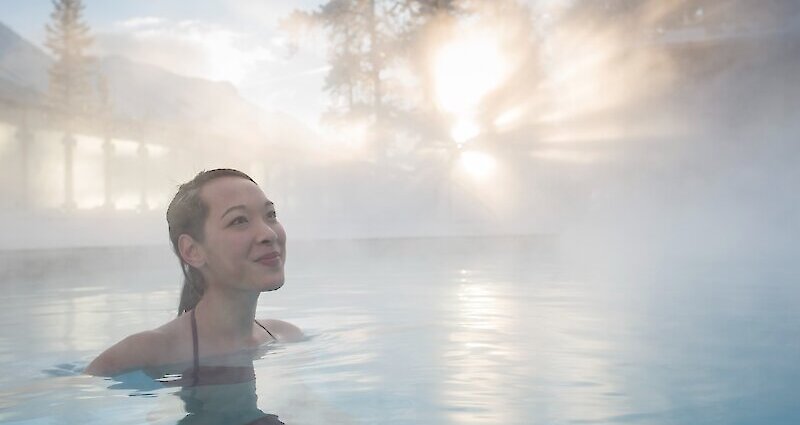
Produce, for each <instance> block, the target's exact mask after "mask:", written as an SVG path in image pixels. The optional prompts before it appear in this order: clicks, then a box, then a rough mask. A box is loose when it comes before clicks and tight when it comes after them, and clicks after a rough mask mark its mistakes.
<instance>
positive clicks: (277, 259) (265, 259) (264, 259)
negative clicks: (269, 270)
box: [256, 252, 281, 267]
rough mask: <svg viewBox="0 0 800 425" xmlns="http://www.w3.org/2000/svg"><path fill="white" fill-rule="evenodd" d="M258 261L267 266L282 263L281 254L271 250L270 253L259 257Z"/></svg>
mask: <svg viewBox="0 0 800 425" xmlns="http://www.w3.org/2000/svg"><path fill="white" fill-rule="evenodd" d="M256 262H257V263H260V264H263V265H265V266H273V267H274V266H277V265H280V264H281V256H280V254H278V253H277V252H270V253H269V254H266V255H262V256H260V257H258V259H257V260H256Z"/></svg>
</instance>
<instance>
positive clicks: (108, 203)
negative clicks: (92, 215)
mask: <svg viewBox="0 0 800 425" xmlns="http://www.w3.org/2000/svg"><path fill="white" fill-rule="evenodd" d="M113 160H114V144H113V143H111V137H110V136H109V135H108V134H106V136H105V139H104V140H103V207H104V208H105V209H108V210H111V209H114V204H113V202H112V199H111V173H112V161H113Z"/></svg>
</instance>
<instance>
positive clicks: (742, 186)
mask: <svg viewBox="0 0 800 425" xmlns="http://www.w3.org/2000/svg"><path fill="white" fill-rule="evenodd" d="M395 3H398V2H395ZM401 3H402V5H403V7H406V9H402V8H401V9H402V10H403V11H402V12H397V10H398V9H397V8H394V9H393V8H391V6H392V5H393V4H394V3H392V2H376V3H375V6H374V8H373V9H372V10H371V11H370V13H371V15H369V16H372V17H373V19H374V21H371V22H378V24H375V27H374V28H373V31H372V32H370V31H368V30H364V28H365V27H364V25H365V24H364V22H349V21H347V20H346V19H343V18H342V17H341V16H340V15H336V14H335V13H334V12H335V11H334V12H331V9H330V8H328V9H326V7H327V6H326V4H325V3H323V4H320V5H319V6H309V7H306V8H300V9H297V10H295V12H294V13H287V14H285V15H284V14H282V15H281V16H274V17H272V19H271V20H270V22H272V25H273V26H274V33H273V34H272V36H273V41H272V43H271V46H272V47H271V48H272V49H274V50H273V51H270V52H266V53H265V51H263V50H258V49H257V48H254V47H252V46H250V45H248V46H249V47H248V48H247V49H248V50H247V51H250V52H259V53H258V55H257V56H256V57H258V58H259V59H258V60H253V61H248V60H245V59H242V56H241V55H239V56H236V55H234V54H233V53H230V54H229V53H226V55H228V56H227V57H231V58H234V59H235V60H233V59H232V60H231V62H230V64H232V65H231V66H234V65H236V64H240V65H241V64H245V63H246V64H247V66H248V68H247V69H244V68H242V69H237V70H225V72H223V71H222V68H220V67H219V63H218V62H217V63H215V66H214V67H213V69H212V70H211V71H209V73H208V74H207V75H209V77H208V78H207V79H204V78H202V75H203V71H202V70H203V68H202V66H203V65H202V64H203V63H204V61H213V60H214V59H217V60H219V59H220V58H222V59H224V58H225V57H226V56H220V57H212V56H209V57H207V58H205V59H203V55H204V54H207V55H211V54H212V53H213V52H228V50H226V49H228V48H232V47H231V46H236V45H237V43H244V42H245V41H248V42H249V41H252V39H253V36H254V34H248V33H246V32H244V30H243V31H242V32H240V33H224V32H222V31H217V32H214V34H224V35H225V36H224V37H221V38H214V39H211V38H209V39H200V41H197V39H199V37H201V35H202V34H203V33H204V32H203V30H202V28H201V29H198V28H199V27H198V26H199V25H200V24H198V23H197V22H194V23H185V24H174V23H173V24H174V26H173V27H172V30H171V32H169V34H170V35H169V36H170V37H171V38H170V39H169V40H171V41H170V42H169V43H162V44H161V45H162V46H163V49H165V50H164V51H163V52H161V54H160V51H159V50H158V49H159V43H158V40H159V39H158V38H157V35H158V34H161V32H165V31H163V28H162V27H157V26H158V25H162V24H163V23H164V21H159V20H153V19H151V20H142V19H139V20H138V21H135V22H133V21H130V22H133V23H130V24H129V25H128V26H127V27H122V28H144V29H145V30H148V31H149V32H145V33H143V34H149V36H150V37H153V38H152V39H148V38H146V37H144V36H141V37H139V38H132V37H128V38H126V35H125V34H124V33H121V32H114V31H110V30H108V29H107V28H105V27H103V26H102V25H99V24H98V29H97V30H96V31H95V32H93V37H94V43H93V44H91V45H90V46H89V47H87V50H86V55H87V58H89V59H90V60H88V61H87V68H86V69H88V70H89V74H90V78H88V79H87V87H88V88H87V89H86V90H85V93H86V99H85V100H84V104H81V106H80V108H78V107H77V106H73V107H72V109H64V108H63V107H59V106H57V105H56V104H54V103H53V100H52V99H53V97H52V93H51V92H52V81H49V79H50V78H52V77H51V76H50V75H52V72H51V71H48V70H52V69H53V68H52V67H53V66H54V64H55V63H57V58H56V57H55V56H54V54H53V52H51V51H47V50H46V49H45V48H44V47H43V46H42V45H38V46H37V42H36V41H35V40H34V41H28V40H25V39H24V38H23V37H21V36H19V35H17V34H15V33H14V32H13V28H3V43H0V69H2V74H0V79H1V80H0V82H2V85H0V88H1V89H2V90H0V99H1V100H2V102H0V163H2V168H0V169H1V170H2V171H0V174H1V175H2V184H0V190H1V191H2V203H1V204H0V217H1V218H2V220H3V222H4V223H5V224H4V229H5V231H4V232H3V236H2V239H0V248H2V249H6V250H15V249H26V248H53V247H73V246H120V245H125V246H127V245H163V244H165V243H166V241H167V237H166V225H165V221H164V219H163V217H164V212H165V208H166V205H167V204H168V202H169V200H170V199H171V196H172V194H173V193H174V191H175V190H176V187H177V185H178V184H180V183H182V182H184V181H187V180H189V179H190V178H191V177H192V176H194V175H195V174H196V173H197V172H199V171H200V170H203V169H211V168H219V167H232V168H238V169H241V170H243V171H245V172H247V173H249V174H251V175H252V176H253V177H254V179H255V180H256V181H257V182H259V184H260V185H261V186H262V188H263V189H264V190H265V192H266V194H267V196H268V197H270V199H272V200H273V201H274V202H275V203H276V205H277V206H278V211H279V214H280V217H281V221H282V222H283V223H284V225H285V226H286V228H287V231H288V233H289V235H290V237H291V238H298V239H331V238H333V239H354V238H356V239H357V238H406V237H445V236H478V235H549V236H552V237H554V238H555V239H556V240H557V241H558V243H559V247H560V248H561V249H563V251H564V253H565V255H566V256H567V257H569V258H572V259H573V260H575V261H576V262H579V263H587V264H593V265H595V266H597V265H606V266H610V265H618V266H619V267H626V266H627V265H630V264H639V263H646V262H649V261H660V260H661V259H664V258H677V257H681V258H691V259H698V260H702V261H714V260H722V259H726V260H730V259H741V260H743V261H751V260H752V261H759V260H765V261H766V260H770V261H772V260H775V261H789V260H790V259H791V257H792V256H793V249H792V245H793V243H794V241H795V239H796V236H798V235H800V224H798V220H797V219H796V217H797V216H798V214H797V213H798V205H799V204H800V203H799V202H798V194H797V190H796V188H795V185H796V182H797V181H800V180H799V179H798V171H797V167H796V164H797V163H798V159H800V149H799V148H798V146H797V136H798V127H799V126H800V124H798V123H800V119H798V118H799V117H798V113H797V111H798V110H800V109H798V107H800V88H798V84H797V83H798V80H797V75H800V73H798V71H800V24H798V22H799V21H798V18H799V17H800V9H798V7H797V6H795V5H793V4H792V3H791V2H789V1H777V0H776V1H770V2H759V4H751V3H749V2H740V1H728V2H722V4H719V2H717V3H715V2H704V1H696V2H688V3H687V2H666V3H665V2H656V1H609V2H581V1H573V2H567V3H561V2H515V1H505V0H504V1H494V2H481V1H468V2H458V1H454V2H441V4H439V3H437V5H438V6H435V7H434V6H431V5H429V4H428V2H413V1H412V2H399V3H398V4H401ZM89 7H92V5H89ZM354 7H355V6H354ZM437 8H438V9H437ZM130 18H131V19H133V18H135V17H133V16H132V17H130ZM0 21H2V20H1V19H0ZM46 21H47V16H41V25H45V23H46ZM134 23H135V25H133V24H134ZM246 23H247V22H244V21H243V24H242V27H243V28H249V27H248V26H247V25H245V24H246ZM86 25H87V26H88V27H89V28H91V27H92V26H93V23H92V22H90V21H87V22H86ZM181 25H184V26H183V27H181ZM184 27H185V28H187V32H186V34H188V35H186V36H185V37H184V36H178V35H175V34H180V31H179V30H180V28H184ZM217 29H219V28H217ZM160 31H161V32H160ZM359 31H361V32H359ZM376 34H377V35H376ZM181 37H183V38H181ZM348 37H349V38H348ZM359 37H361V38H359ZM370 37H374V38H370ZM193 40H194V41H193ZM231 40H233V41H231ZM379 41H380V43H379ZM182 43H196V44H194V45H192V46H195V47H197V46H199V47H202V48H199V47H198V48H195V47H193V48H190V49H189V48H187V49H186V50H189V51H190V54H191V58H192V61H191V62H185V63H183V64H180V63H178V65H181V66H183V68H181V66H178V65H174V66H173V65H171V64H174V62H175V61H176V59H175V57H176V56H175V55H177V54H178V53H176V52H179V51H180V50H181V49H182V48H181V47H180V46H184V45H185V44H182ZM214 43H216V44H214ZM226 43H228V44H226ZM347 43H350V44H347ZM131 46H133V47H131ZM176 46H178V47H176ZM214 46H217V47H216V48H215V47H214ZM115 49H116V50H115ZM215 49H216V50H215ZM126 52H130V56H126ZM142 52H146V53H147V54H146V55H145V54H143V53H142ZM168 52H169V53H168ZM204 52H205V53H204ZM253 54H255V53H253ZM164 55H169V56H170V62H167V61H164V62H163V63H162V62H159V60H160V59H159V58H160V57H163V56H164ZM148 60H149V61H150V62H147V61H148ZM259 61H261V62H259ZM270 61H273V62H270ZM262 62H263V63H270V64H271V65H269V66H271V67H272V68H271V69H273V71H274V70H280V71H281V72H285V71H286V70H291V69H295V71H293V72H295V74H294V75H292V74H288V77H287V74H282V76H281V78H278V76H277V75H275V74H277V72H274V73H273V74H272V75H270V74H269V73H268V72H267V71H264V72H265V73H264V74H263V75H260V76H259V77H258V78H261V79H263V80H265V81H272V82H273V83H270V84H275V83H274V81H278V82H279V83H277V84H279V85H280V86H281V87H280V89H278V88H275V93H274V96H273V97H272V98H270V97H269V95H268V96H266V97H265V98H264V99H262V98H260V97H258V96H260V94H256V93H255V92H249V91H248V90H247V87H251V86H252V84H251V85H249V86H248V84H242V82H241V81H226V80H224V79H220V78H224V75H236V76H237V79H239V80H241V79H244V78H246V76H248V75H249V76H251V77H250V78H254V77H252V75H259V74H256V72H257V71H256V69H255V68H254V67H255V66H256V65H255V64H256V63H262ZM186 63H191V64H193V65H192V69H193V71H194V72H193V73H192V75H182V74H181V72H184V71H182V69H184V70H185V68H186ZM223 63H224V62H223ZM171 66H172V68H170V67H171ZM241 66H244V65H241ZM265 66H266V65H265ZM293 67H295V68H293ZM265 69H269V68H265ZM221 76H222V77H221ZM287 93H288V94H287ZM309 93H311V94H309ZM268 98H269V99H272V100H269V99H268ZM275 99H278V101H277V102H275ZM320 99H323V101H322V103H323V104H324V108H323V109H321V110H319V111H318V112H317V113H316V115H315V116H314V117H313V118H311V119H309V118H308V116H299V115H297V114H295V111H297V110H299V109H302V105H303V102H306V103H307V104H308V105H317V104H318V103H319V102H320ZM262 100H263V101H262ZM281 102H284V104H285V105H286V107H285V109H282V108H281ZM292 102H295V103H292ZM76 108H77V109H76ZM312 109H313V108H312ZM68 157H70V158H71V159H67V158H68Z"/></svg>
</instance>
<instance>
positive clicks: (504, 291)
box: [0, 237, 800, 425]
mask: <svg viewBox="0 0 800 425" xmlns="http://www.w3.org/2000/svg"><path fill="white" fill-rule="evenodd" d="M0 260H2V266H3V270H2V279H3V289H4V293H3V298H2V301H0V329H2V330H0V370H2V372H3V373H2V374H0V422H2V423H7V424H26V425H28V424H67V423H69V424H72V423H74V424H91V423H103V424H108V423H114V424H117V423H120V424H121V423H130V424H143V423H151V424H175V423H181V424H212V423H226V424H248V423H260V424H278V423H281V422H283V423H286V424H351V423H352V424H410V423H414V424H431V425H434V424H562V423H563V424H566V423H600V424H623V423H624V424H631V423H634V424H798V423H800V281H799V280H798V277H800V276H798V274H797V273H794V272H790V271H787V270H782V269H781V268H780V267H774V266H772V267H762V268H752V267H745V266H743V265H741V264H734V263H733V262H731V263H730V264H725V263H721V264H720V263H717V264H713V265H710V264H706V265H701V264H688V263H686V264H684V263H669V262H667V261H666V260H665V262H663V263H662V264H659V265H654V266H652V267H650V268H648V269H641V268H640V269H637V272H636V273H629V274H619V275H617V277H614V278H609V277H608V276H609V275H603V276H606V277H601V276H600V275H593V274H592V273H590V272H589V273H587V272H586V271H585V270H584V271H583V272H582V273H575V272H574V270H572V269H571V268H570V267H569V266H566V265H565V263H564V262H562V261H561V259H560V257H559V254H558V252H557V250H556V249H555V247H554V243H553V241H552V240H549V239H547V238H535V237H527V238H462V239H404V240H368V241H345V242H342V241H318V242H313V243H312V242H295V243H291V241H290V245H289V249H288V262H287V280H286V285H285V286H284V287H283V288H282V289H281V290H279V291H277V292H275V293H266V294H264V295H263V296H262V298H261V301H260V304H259V306H260V307H259V314H258V316H259V317H274V318H280V319H284V320H288V321H290V322H293V323H295V324H297V325H298V326H300V327H301V328H303V329H304V330H305V332H306V333H307V335H308V337H309V338H308V340H306V341H304V342H299V343H292V344H275V345H268V346H266V347H265V348H264V350H262V351H261V352H259V353H258V355H257V356H256V360H254V371H255V375H256V379H255V381H247V382H243V383H238V384H226V385H216V386H208V387H200V388H196V389H194V390H182V389H180V388H176V387H171V386H165V385H162V384H160V383H158V382H155V381H153V380H152V379H150V378H148V377H147V376H146V375H144V374H143V373H140V372H139V373H137V372H133V373H130V374H127V375H125V376H122V377H118V378H116V379H102V378H95V377H88V376H84V375H81V374H80V371H81V369H82V368H83V367H85V366H86V364H87V363H88V362H89V361H90V360H91V359H92V358H93V357H94V356H95V355H96V354H97V353H98V352H100V351H101V350H102V349H104V348H105V347H107V346H109V345H110V344H112V343H114V342H116V341H117V340H119V339H120V338H122V337H124V336H126V335H128V334H130V333H133V332H137V331H141V330H144V329H149V328H153V327H155V326H157V325H159V324H161V323H163V322H165V321H167V320H169V319H171V318H172V317H173V316H174V314H175V310H176V303H177V298H178V290H179V284H180V278H179V270H178V266H177V262H176V261H175V260H174V258H173V257H172V254H171V253H170V252H169V250H168V248H118V249H109V250H98V249H75V250H69V251H37V252H33V251H30V252H4V253H0Z"/></svg>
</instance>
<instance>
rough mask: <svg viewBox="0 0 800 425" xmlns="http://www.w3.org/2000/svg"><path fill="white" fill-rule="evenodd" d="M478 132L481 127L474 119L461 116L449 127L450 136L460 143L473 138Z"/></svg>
mask: <svg viewBox="0 0 800 425" xmlns="http://www.w3.org/2000/svg"><path fill="white" fill-rule="evenodd" d="M480 132H481V129H480V127H478V124H476V123H475V121H473V120H470V119H465V118H461V119H459V120H458V121H456V123H455V125H453V128H452V129H450V137H452V138H453V140H455V141H456V143H458V144H462V143H464V142H466V141H468V140H471V139H474V138H475V137H477V136H478V134H480Z"/></svg>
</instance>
